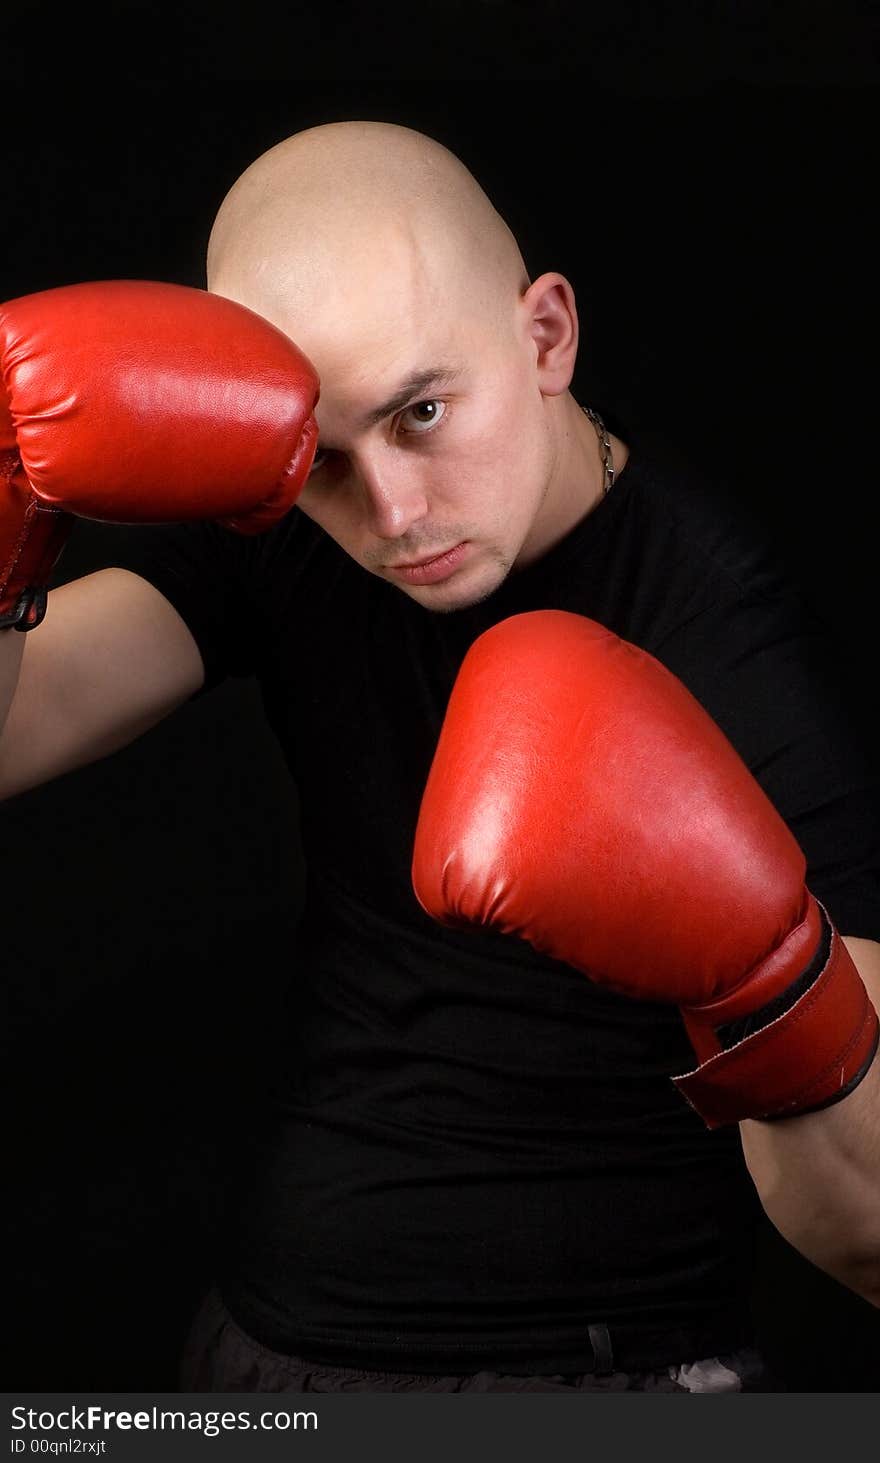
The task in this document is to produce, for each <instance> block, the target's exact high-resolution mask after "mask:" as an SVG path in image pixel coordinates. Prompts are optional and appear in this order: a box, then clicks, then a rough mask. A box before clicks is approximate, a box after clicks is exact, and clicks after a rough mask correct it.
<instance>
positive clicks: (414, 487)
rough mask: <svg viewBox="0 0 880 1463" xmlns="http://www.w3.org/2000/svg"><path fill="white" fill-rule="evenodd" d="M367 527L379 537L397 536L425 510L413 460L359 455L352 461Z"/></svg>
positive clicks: (401, 535)
mask: <svg viewBox="0 0 880 1463" xmlns="http://www.w3.org/2000/svg"><path fill="white" fill-rule="evenodd" d="M355 471H356V473H357V476H358V479H359V483H360V488H361V493H362V497H363V503H364V512H365V516H366V520H367V524H368V527H369V528H370V530H371V532H373V533H375V534H376V535H377V536H378V537H379V538H387V539H397V538H402V537H403V535H404V534H405V533H407V532H408V530H409V529H410V528H412V526H413V525H414V524H415V523H418V521H419V519H420V518H424V517H425V516H426V514H427V512H428V499H427V494H426V492H425V489H424V487H423V485H422V482H421V478H420V474H419V472H418V469H417V467H416V466H415V464H414V463H413V462H412V461H409V462H407V461H405V460H402V461H398V462H396V463H395V462H392V461H391V459H390V457H389V455H387V454H382V456H381V459H380V458H379V457H378V456H376V457H372V456H371V457H370V458H368V459H363V458H361V459H360V460H359V461H358V463H357V464H355Z"/></svg>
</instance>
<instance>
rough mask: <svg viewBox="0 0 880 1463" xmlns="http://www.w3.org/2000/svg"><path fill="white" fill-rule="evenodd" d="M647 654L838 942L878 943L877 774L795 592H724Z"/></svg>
mask: <svg viewBox="0 0 880 1463" xmlns="http://www.w3.org/2000/svg"><path fill="white" fill-rule="evenodd" d="M653 653H654V654H655V655H656V656H657V658H658V659H659V660H661V661H662V662H663V663H664V664H665V665H667V666H668V668H669V669H670V670H672V671H673V672H674V673H675V674H676V675H677V676H678V677H679V679H680V680H682V681H683V682H684V684H685V685H686V686H687V687H688V689H689V690H690V691H691V692H692V693H693V694H694V695H695V696H696V697H697V699H698V700H699V701H700V702H701V704H702V705H703V706H704V707H705V709H706V710H707V711H708V712H709V714H710V715H711V716H712V717H713V718H714V720H715V721H716V722H717V723H718V725H719V726H720V727H721V729H722V730H723V731H724V732H725V733H726V735H727V737H728V738H729V740H730V741H731V742H732V744H733V745H734V747H735V748H736V750H737V751H738V752H739V754H740V756H741V757H742V758H743V760H744V761H745V763H746V765H747V766H748V767H749V768H750V770H751V772H752V773H753V775H754V776H755V778H756V780H757V781H758V782H759V783H760V785H761V786H762V788H763V789H764V791H765V792H766V793H767V795H768V797H769V798H770V800H771V802H773V804H774V805H775V807H776V808H777V810H778V812H779V813H780V814H781V816H782V817H783V818H784V819H785V821H786V823H787V824H788V826H789V828H790V829H791V831H792V833H793V834H794V836H795V837H796V838H797V840H798V843H799V844H800V846H801V848H802V850H803V852H804V855H805V857H806V861H807V885H808V887H809V889H810V891H811V892H812V893H813V894H814V895H815V896H816V898H817V899H818V900H819V901H820V902H821V903H822V904H824V905H825V907H826V909H827V910H828V913H829V915H830V917H831V919H832V920H833V922H834V923H835V925H836V926H837V928H838V929H839V931H840V932H841V934H844V935H851V936H858V937H861V938H864V939H871V940H878V941H880V777H878V765H877V759H876V755H875V753H874V750H873V743H872V741H871V739H870V737H869V734H868V725H867V722H868V717H867V711H866V709H865V708H864V706H863V705H862V704H860V698H859V694H858V690H857V687H856V683H855V678H854V675H853V674H852V672H851V670H850V669H849V668H848V667H847V663H846V657H845V655H844V653H843V651H842V649H841V647H840V646H839V644H837V643H836V637H835V634H834V632H833V631H832V630H831V629H830V627H828V626H826V625H825V624H824V623H823V622H822V621H821V620H820V619H819V618H818V617H817V615H816V613H815V611H814V610H813V609H812V608H811V607H810V606H808V605H807V604H806V603H805V601H804V600H803V599H802V597H801V596H800V595H799V594H798V593H797V592H796V591H794V590H792V591H790V592H787V593H783V594H779V595H776V596H772V595H771V596H765V595H762V594H753V593H749V592H745V593H734V592H733V591H731V593H730V594H729V596H728V597H727V598H726V599H723V600H721V601H719V602H717V603H715V604H713V605H711V606H710V607H709V608H707V609H704V610H703V611H702V612H701V613H699V614H698V615H696V616H695V617H694V618H693V619H692V620H690V621H689V622H688V623H687V624H686V625H682V626H681V627H679V628H677V629H675V630H673V631H672V632H671V633H670V634H668V635H667V636H665V637H664V639H663V641H662V643H661V644H660V645H659V646H658V647H657V648H656V649H654V650H653Z"/></svg>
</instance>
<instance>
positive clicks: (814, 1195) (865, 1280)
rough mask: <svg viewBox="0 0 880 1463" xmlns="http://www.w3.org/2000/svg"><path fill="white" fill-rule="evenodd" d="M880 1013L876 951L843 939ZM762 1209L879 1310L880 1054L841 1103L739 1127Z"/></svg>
mask: <svg viewBox="0 0 880 1463" xmlns="http://www.w3.org/2000/svg"><path fill="white" fill-rule="evenodd" d="M844 943H845V945H846V946H847V948H848V950H849V952H850V954H851V956H852V958H853V960H854V961H855V964H856V966H857V968H858V970H859V973H860V975H861V976H862V979H863V980H864V982H865V986H866V988H867V990H868V994H869V996H870V997H871V999H872V1000H873V1002H874V1005H875V1006H877V1007H880V945H877V944H875V943H874V942H873V941H870V940H855V939H848V938H845V939H844ZM740 1134H741V1137H742V1145H743V1153H744V1155H745V1160H746V1164H747V1166H748V1169H749V1173H750V1174H751V1176H752V1179H753V1181H754V1184H755V1187H756V1189H757V1191H758V1195H759V1197H760V1199H761V1203H762V1205H763V1207H764V1210H765V1212H766V1214H767V1216H768V1217H769V1219H770V1220H771V1221H772V1222H773V1224H774V1225H775V1226H776V1228H777V1229H778V1230H779V1232H780V1234H782V1235H783V1236H784V1238H785V1239H787V1240H788V1242H789V1244H791V1245H793V1246H794V1248H795V1249H797V1250H799V1251H800V1253H801V1254H802V1255H805V1256H806V1258H807V1259H808V1260H811V1261H812V1262H813V1264H815V1265H817V1266H818V1267H819V1268H820V1269H822V1270H825V1271H826V1272H827V1273H828V1274H829V1275H833V1276H834V1278H835V1279H837V1280H839V1281H840V1282H841V1284H843V1285H846V1286H848V1288H849V1289H851V1290H853V1291H855V1292H856V1293H857V1294H858V1295H861V1296H862V1297H863V1298H864V1299H865V1300H868V1301H870V1302H871V1303H872V1304H873V1305H876V1306H878V1307H880V1054H878V1056H877V1057H875V1059H874V1062H873V1064H872V1066H871V1069H870V1070H869V1072H868V1074H867V1076H866V1077H865V1078H864V1079H863V1080H862V1081H861V1082H860V1083H859V1085H858V1086H857V1087H856V1088H855V1089H854V1091H853V1092H851V1093H850V1094H849V1096H848V1097H846V1098H844V1099H842V1101H840V1102H838V1103H835V1104H833V1106H831V1107H827V1108H822V1109H820V1111H818V1112H812V1113H804V1114H803V1115H802V1116H800V1117H793V1118H785V1119H782V1120H781V1121H776V1122H757V1121H753V1120H748V1121H745V1122H742V1123H740Z"/></svg>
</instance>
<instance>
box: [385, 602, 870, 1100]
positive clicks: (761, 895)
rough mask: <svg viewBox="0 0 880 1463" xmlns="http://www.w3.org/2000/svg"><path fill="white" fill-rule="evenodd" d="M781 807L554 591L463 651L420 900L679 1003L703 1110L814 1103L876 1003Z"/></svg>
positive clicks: (705, 720)
mask: <svg viewBox="0 0 880 1463" xmlns="http://www.w3.org/2000/svg"><path fill="white" fill-rule="evenodd" d="M805 874H806V861H805V858H804V855H803V853H802V851H801V849H800V847H799V845H798V843H797V841H796V840H795V838H794V837H793V835H792V833H791V832H790V830H789V828H788V827H787V825H786V824H785V823H784V822H783V820H782V818H781V817H780V816H779V814H778V813H777V812H776V810H775V808H774V807H773V805H772V803H771V802H770V801H769V799H768V798H767V797H766V795H765V794H764V792H763V791H762V789H761V788H760V787H759V785H758V783H757V782H756V781H755V779H754V778H753V776H752V774H751V772H750V771H749V769H748V768H747V767H746V765H745V763H744V762H743V761H742V759H741V758H740V756H739V754H738V753H737V752H736V750H735V748H734V747H733V746H732V745H731V744H730V742H729V741H728V740H727V738H726V737H725V735H724V733H723V732H722V731H721V729H720V728H719V727H718V726H717V725H716V723H715V722H714V721H713V720H712V718H711V717H710V716H709V715H708V714H707V712H706V711H704V709H703V708H702V706H701V705H700V704H699V702H698V701H697V700H696V699H695V698H694V697H693V696H692V695H691V693H690V692H689V691H688V690H687V689H686V687H685V686H683V685H682V683H681V682H680V681H679V680H678V679H677V677H676V676H674V675H673V674H672V673H671V671H668V670H667V669H666V668H665V667H664V666H663V665H661V664H660V663H659V662H658V661H656V660H655V659H654V658H653V656H650V655H648V654H646V653H645V652H643V651H641V650H639V649H637V647H636V646H634V645H631V644H629V643H628V642H627V641H625V640H621V639H620V638H619V637H618V636H616V635H614V634H612V633H611V632H610V631H609V630H607V629H605V628H604V627H603V626H602V625H599V624H596V623H595V621H593V620H588V619H585V618H583V617H582V616H580V615H574V614H569V613H567V612H565V611H561V610H541V611H536V612H534V613H531V614H522V615H515V616H513V617H512V618H511V619H508V620H505V621H503V622H502V623H501V624H498V625H495V626H493V627H492V629H490V630H488V631H486V632H485V634H483V635H481V636H480V637H479V639H477V640H476V641H475V642H474V644H473V645H472V646H471V648H470V650H469V651H468V654H467V656H466V657H465V660H464V663H463V664H462V667H461V670H460V672H459V675H458V678H457V680H456V684H455V686H454V688H453V692H452V696H451V697H450V701H449V707H448V709H447V714H446V718H445V722H444V725H443V730H442V732H441V735H440V739H439V742H438V745H437V750H436V754H435V757H434V761H433V764H432V767H431V772H430V776H429V778H428V782H427V785H426V788H425V792H424V796H423V800H422V807H421V812H420V816H419V823H418V829H417V832H416V840H415V851H414V858H413V887H414V889H415V893H416V896H417V898H418V900H419V902H420V903H421V905H422V906H423V908H424V909H425V910H426V911H427V913H428V914H430V915H432V916H433V917H434V918H435V919H437V920H438V921H440V922H441V923H444V924H450V925H490V926H493V927H495V928H497V929H499V930H501V931H503V932H505V933H507V934H514V935H519V936H522V937H523V938H524V939H526V940H529V941H530V942H531V944H532V945H534V946H535V948H536V949H537V950H540V951H543V952H545V953H547V954H549V955H551V956H553V957H554V958H555V959H558V960H563V961H566V962H567V963H568V964H569V965H572V966H575V967H576V968H577V969H579V970H581V971H583V972H584V974H585V975H587V976H589V977H590V979H591V980H594V981H596V982H597V983H598V984H601V985H604V986H609V987H611V988H613V989H614V990H616V991H620V992H622V993H624V994H627V995H630V996H635V997H641V998H643V999H645V1000H653V1001H674V1002H676V1003H677V1004H678V1005H679V1006H680V1007H681V1011H682V1016H683V1019H684V1022H685V1026H686V1029H687V1032H688V1035H689V1037H690V1040H691V1043H692V1045H693V1047H694V1051H695V1053H696V1056H697V1060H698V1063H699V1065H698V1066H697V1067H696V1069H695V1070H694V1071H693V1072H690V1073H688V1074H687V1075H685V1076H681V1077H675V1078H674V1079H673V1080H674V1082H675V1085H676V1086H677V1087H678V1088H679V1090H680V1091H681V1092H682V1093H683V1094H684V1096H685V1097H686V1098H687V1099H688V1101H689V1102H690V1103H691V1104H692V1106H693V1107H694V1108H695V1109H696V1110H697V1111H698V1112H699V1113H700V1114H701V1116H702V1117H703V1119H704V1121H705V1122H706V1124H707V1126H708V1127H710V1128H714V1127H717V1126H719V1125H720V1124H722V1123H731V1122H737V1121H739V1120H740V1119H742V1118H781V1117H789V1116H792V1115H794V1114H796V1113H803V1112H809V1111H812V1110H814V1109H816V1108H820V1107H825V1106H827V1105H828V1104H830V1103H832V1102H834V1101H836V1100H837V1099H838V1098H840V1097H843V1096H845V1095H846V1094H847V1093H848V1092H850V1091H851V1090H852V1089H853V1087H855V1086H856V1085H857V1083H858V1082H859V1081H860V1080H861V1078H862V1077H863V1076H864V1075H865V1073H866V1071H867V1069H868V1067H869V1066H870V1063H871V1060H872V1057H873V1055H874V1052H875V1051H876V1048H877V1039H878V1023H877V1016H876V1014H875V1013H874V1010H873V1008H872V1006H871V1003H870V1001H869V999H868V995H867V992H866V990H865V987H864V984H863V982H862V980H861V978H860V976H859V974H858V972H857V970H856V968H855V966H854V964H853V962H852V960H851V958H850V956H849V954H848V952H847V949H846V946H845V945H844V944H843V941H842V940H841V938H840V935H839V934H838V932H837V931H836V929H835V928H834V926H833V925H832V924H831V921H830V920H829V918H828V916H827V914H826V912H825V910H824V909H823V908H822V906H821V905H819V904H818V902H817V901H816V899H815V898H814V897H813V895H812V894H811V893H810V892H809V890H808V889H807V888H806V887H805V883H804V879H805Z"/></svg>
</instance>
